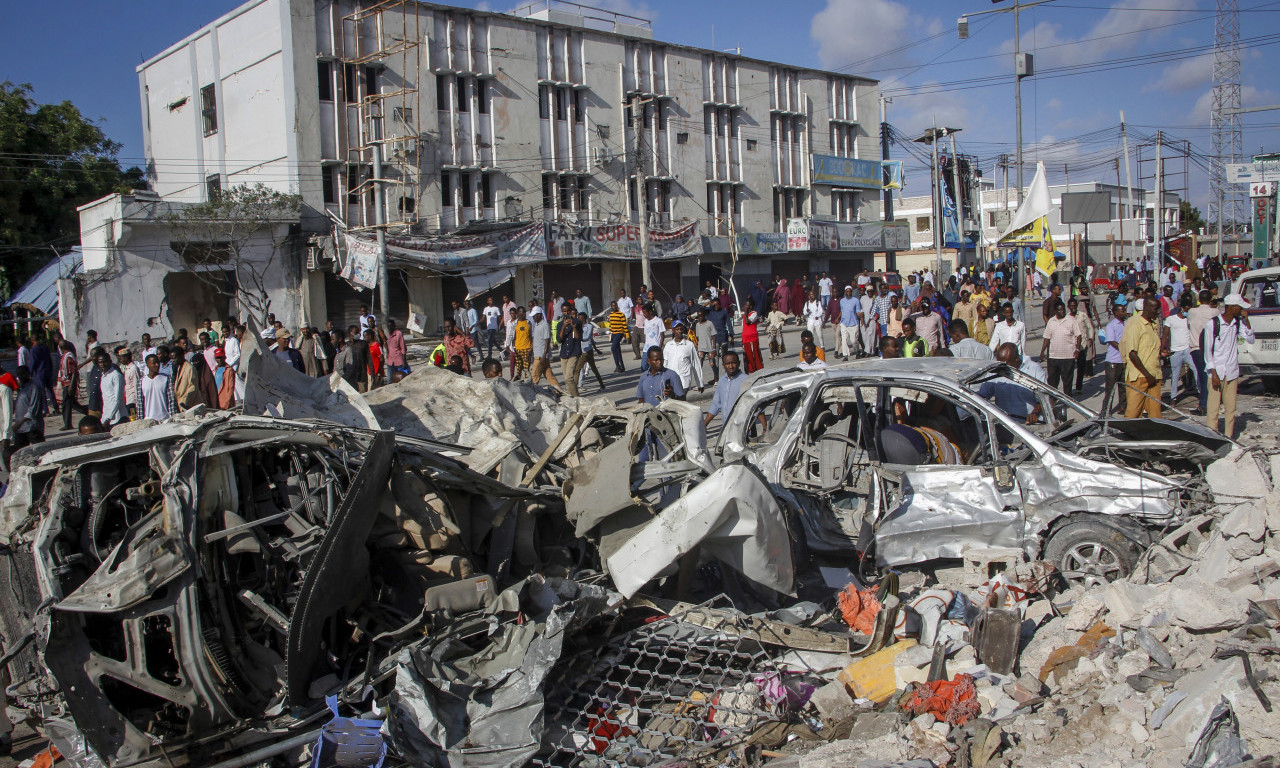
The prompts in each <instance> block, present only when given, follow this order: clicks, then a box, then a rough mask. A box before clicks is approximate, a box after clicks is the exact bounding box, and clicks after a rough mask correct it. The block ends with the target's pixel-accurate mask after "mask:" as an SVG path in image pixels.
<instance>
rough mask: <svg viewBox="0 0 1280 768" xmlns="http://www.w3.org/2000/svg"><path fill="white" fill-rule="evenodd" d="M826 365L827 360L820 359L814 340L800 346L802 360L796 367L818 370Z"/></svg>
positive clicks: (804, 369) (805, 369)
mask: <svg viewBox="0 0 1280 768" xmlns="http://www.w3.org/2000/svg"><path fill="white" fill-rule="evenodd" d="M826 367H827V363H826V361H825V360H819V359H818V348H817V347H816V346H814V344H813V342H812V341H809V342H805V345H804V346H803V347H801V348H800V362H799V363H797V364H796V368H799V369H800V370H802V371H817V370H820V369H822V368H826Z"/></svg>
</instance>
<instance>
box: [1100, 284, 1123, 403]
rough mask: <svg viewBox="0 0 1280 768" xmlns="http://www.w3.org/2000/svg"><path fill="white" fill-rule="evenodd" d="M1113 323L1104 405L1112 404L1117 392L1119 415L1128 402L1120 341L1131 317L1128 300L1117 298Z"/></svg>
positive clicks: (1109, 329) (1109, 328)
mask: <svg viewBox="0 0 1280 768" xmlns="http://www.w3.org/2000/svg"><path fill="white" fill-rule="evenodd" d="M1111 314H1112V318H1111V322H1109V323H1107V329H1106V337H1105V338H1106V340H1107V386H1106V389H1105V390H1104V393H1103V396H1102V402H1103V403H1104V404H1106V403H1110V402H1112V392H1116V393H1117V396H1116V398H1115V404H1116V406H1117V409H1118V412H1119V413H1124V408H1125V404H1126V403H1127V402H1128V400H1127V398H1126V397H1125V396H1126V394H1127V393H1126V392H1125V387H1124V384H1122V383H1121V382H1123V381H1124V366H1125V362H1124V357H1123V356H1121V354H1120V340H1121V339H1123V338H1124V321H1125V318H1126V317H1128V315H1129V310H1128V300H1127V299H1125V297H1124V296H1117V297H1116V301H1115V305H1114V306H1113V307H1112V308H1111Z"/></svg>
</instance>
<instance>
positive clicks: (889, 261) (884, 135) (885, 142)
mask: <svg viewBox="0 0 1280 768" xmlns="http://www.w3.org/2000/svg"><path fill="white" fill-rule="evenodd" d="M889 101H890V99H887V98H885V95H884V94H883V93H882V94H880V159H881V160H885V161H887V160H888V159H889V117H888V113H887V110H886V109H885V104H887V103H888V102H889ZM881 179H882V181H883V183H884V191H883V195H884V215H883V217H882V218H883V219H884V220H885V221H893V190H892V189H889V167H888V165H885V166H884V168H883V169H882V170H881ZM884 268H885V271H888V272H892V271H894V270H896V269H897V268H898V252H897V251H891V250H886V251H885V253H884Z"/></svg>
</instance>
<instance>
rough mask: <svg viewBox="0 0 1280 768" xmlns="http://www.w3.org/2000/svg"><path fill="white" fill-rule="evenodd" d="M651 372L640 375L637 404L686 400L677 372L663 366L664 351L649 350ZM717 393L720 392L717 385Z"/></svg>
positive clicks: (654, 348) (657, 349) (651, 348)
mask: <svg viewBox="0 0 1280 768" xmlns="http://www.w3.org/2000/svg"><path fill="white" fill-rule="evenodd" d="M647 359H648V361H649V370H647V371H645V372H644V373H642V374H640V383H639V384H637V385H636V402H639V403H647V404H648V405H657V404H658V403H660V402H662V401H663V400H665V399H667V398H674V399H676V400H683V399H684V385H683V384H681V383H680V377H679V376H678V375H676V372H675V371H672V370H669V369H668V368H667V367H666V366H664V365H663V364H662V350H661V349H659V348H658V347H650V348H649V355H648V358H647ZM716 391H717V392H719V386H718V385H717V387H716Z"/></svg>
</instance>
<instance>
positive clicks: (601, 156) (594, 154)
mask: <svg viewBox="0 0 1280 768" xmlns="http://www.w3.org/2000/svg"><path fill="white" fill-rule="evenodd" d="M591 162H592V163H593V164H594V165H595V166H596V167H597V168H603V167H605V166H606V165H608V164H609V163H612V162H613V153H612V152H610V151H609V149H608V148H607V147H595V148H594V149H592V150H591Z"/></svg>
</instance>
